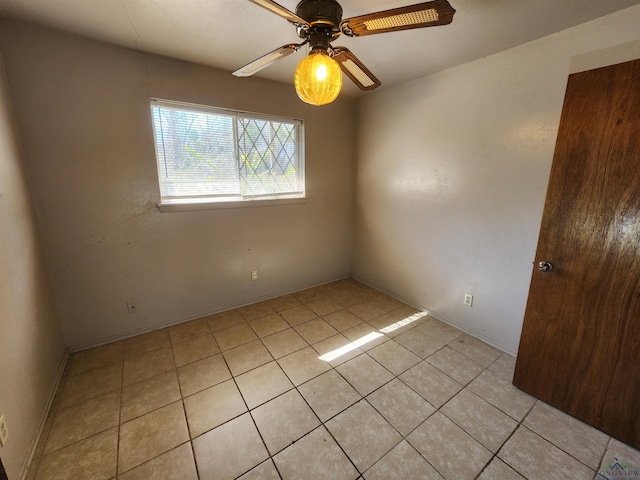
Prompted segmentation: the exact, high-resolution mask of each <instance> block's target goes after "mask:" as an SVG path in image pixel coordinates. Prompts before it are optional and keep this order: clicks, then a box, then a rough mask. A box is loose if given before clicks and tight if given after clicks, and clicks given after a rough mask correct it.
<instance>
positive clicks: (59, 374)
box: [18, 349, 69, 480]
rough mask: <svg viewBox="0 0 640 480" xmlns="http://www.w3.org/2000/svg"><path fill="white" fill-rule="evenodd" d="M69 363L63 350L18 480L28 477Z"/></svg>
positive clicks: (67, 352) (67, 351) (67, 356)
mask: <svg viewBox="0 0 640 480" xmlns="http://www.w3.org/2000/svg"><path fill="white" fill-rule="evenodd" d="M68 361H69V350H68V349H65V351H64V355H63V357H62V361H61V362H60V365H59V366H58V372H57V373H56V380H55V382H54V384H53V389H52V390H51V393H50V394H49V399H48V400H47V404H46V407H45V409H44V412H43V414H42V418H41V419H40V423H39V424H38V429H37V430H36V434H35V435H34V437H33V439H32V440H31V445H29V450H27V456H26V457H25V459H24V463H23V464H22V469H21V470H20V476H19V477H18V479H19V480H25V479H26V478H27V475H29V468H30V467H31V462H32V461H33V457H34V455H35V453H36V449H37V448H38V443H39V442H40V438H41V437H42V432H43V431H44V426H45V424H46V423H47V418H49V413H50V412H51V406H52V405H53V401H54V400H55V398H56V394H57V393H58V388H60V382H61V381H62V376H63V375H64V370H65V368H66V367H67V362H68Z"/></svg>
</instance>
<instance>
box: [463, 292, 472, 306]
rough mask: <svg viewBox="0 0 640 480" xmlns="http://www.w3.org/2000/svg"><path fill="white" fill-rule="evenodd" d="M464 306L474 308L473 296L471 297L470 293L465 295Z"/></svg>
mask: <svg viewBox="0 0 640 480" xmlns="http://www.w3.org/2000/svg"><path fill="white" fill-rule="evenodd" d="M464 304H465V305H466V306H467V307H472V306H473V295H471V294H470V293H465V294H464Z"/></svg>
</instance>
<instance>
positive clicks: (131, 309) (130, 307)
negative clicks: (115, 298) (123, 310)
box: [127, 302, 138, 315]
mask: <svg viewBox="0 0 640 480" xmlns="http://www.w3.org/2000/svg"><path fill="white" fill-rule="evenodd" d="M127 313H128V314H129V315H131V314H132V313H138V307H136V304H135V303H133V302H127Z"/></svg>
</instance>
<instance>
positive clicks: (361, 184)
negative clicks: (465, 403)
mask: <svg viewBox="0 0 640 480" xmlns="http://www.w3.org/2000/svg"><path fill="white" fill-rule="evenodd" d="M638 39H640V6H635V7H632V8H629V9H626V10H623V11H620V12H618V13H615V14H613V15H609V16H607V17H603V18H601V19H598V20H595V21H593V22H590V23H587V24H583V25H581V26H578V27H575V28H572V29H569V30H566V31H563V32H561V33H559V34H555V35H552V36H549V37H545V38H543V39H541V40H538V41H534V42H531V43H528V44H525V45H522V46H520V47H517V48H514V49H511V50H508V51H505V52H502V53H499V54H496V55H493V56H490V57H487V58H484V59H481V60H478V61H475V62H471V63H468V64H465V65H462V66H460V67H457V68H452V69H450V70H447V71H444V72H441V73H438V74H435V75H432V76H429V77H426V78H423V79H419V80H416V81H414V82H411V83H408V84H405V85H402V86H399V87H396V88H392V89H389V90H386V91H381V92H379V93H377V94H376V95H374V96H371V97H367V98H366V99H364V100H363V101H362V102H361V104H360V108H359V114H358V124H359V132H358V166H357V199H356V229H355V247H354V267H353V272H354V276H355V277H357V278H360V279H362V280H364V281H366V282H368V283H370V284H372V285H374V286H376V287H379V288H381V289H383V290H386V291H389V292H392V293H395V294H396V295H399V296H400V297H402V298H404V299H406V300H407V301H409V302H411V303H413V304H415V305H418V306H422V307H425V308H427V309H429V310H431V311H432V312H434V314H436V315H437V316H439V317H440V318H442V319H444V320H446V321H448V322H450V323H451V324H453V325H456V326H458V327H460V328H462V329H464V330H466V331H469V332H471V333H473V334H474V335H476V336H479V337H481V338H484V339H486V340H488V341H490V342H491V343H493V344H495V345H497V346H499V347H501V348H503V349H505V350H507V351H509V352H512V353H515V352H516V350H517V348H518V341H519V337H520V331H521V327H522V319H523V316H524V310H525V306H526V300H527V295H528V290H529V283H530V278H531V272H532V262H533V261H534V256H535V249H536V243H537V238H538V233H539V228H540V221H541V218H542V210H543V206H544V199H545V193H546V188H547V182H548V178H549V171H550V168H551V162H552V159H553V151H554V146H555V140H556V136H557V129H558V125H559V121H560V113H561V110H562V102H563V98H564V91H565V88H566V82H567V77H568V74H569V72H570V69H571V68H572V59H573V58H574V57H577V56H579V57H578V58H583V57H584V56H585V55H586V56H589V55H587V54H589V53H590V52H595V51H599V50H603V49H613V50H622V51H626V50H630V49H629V48H627V45H626V44H628V43H631V44H632V46H633V47H634V48H635V47H637V41H638ZM614 47H616V48H614ZM631 50H633V48H632V49H631ZM635 51H637V48H635ZM609 53H610V51H609ZM609 53H607V50H605V51H604V56H603V55H602V52H600V55H599V61H600V62H602V61H603V59H604V61H605V63H606V58H607V57H608V56H609ZM610 58H611V63H615V62H616V61H620V57H619V56H615V55H611V56H610ZM582 63H583V64H588V63H589V62H586V63H585V62H582ZM465 292H468V293H471V294H473V295H474V305H473V307H472V308H468V307H465V306H464V305H463V303H462V301H463V296H464V293H465Z"/></svg>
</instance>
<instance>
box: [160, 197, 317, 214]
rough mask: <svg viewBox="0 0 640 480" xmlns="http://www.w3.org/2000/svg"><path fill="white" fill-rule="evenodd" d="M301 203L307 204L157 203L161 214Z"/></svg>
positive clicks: (261, 201)
mask: <svg viewBox="0 0 640 480" xmlns="http://www.w3.org/2000/svg"><path fill="white" fill-rule="evenodd" d="M301 203H307V197H294V198H270V199H259V200H237V201H229V202H175V203H159V204H158V210H160V212H162V213H168V212H189V211H192V210H218V209H222V208H247V207H274V206H277V205H295V204H301Z"/></svg>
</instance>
